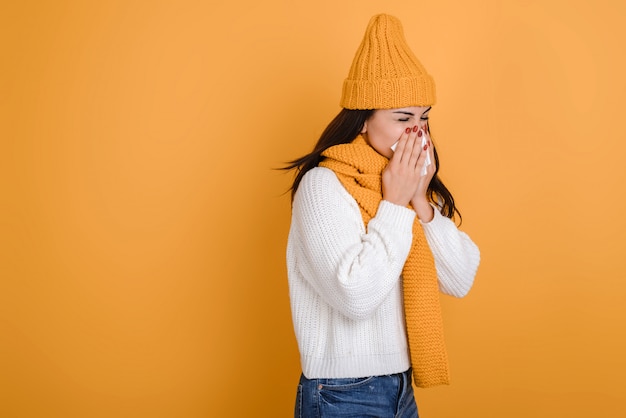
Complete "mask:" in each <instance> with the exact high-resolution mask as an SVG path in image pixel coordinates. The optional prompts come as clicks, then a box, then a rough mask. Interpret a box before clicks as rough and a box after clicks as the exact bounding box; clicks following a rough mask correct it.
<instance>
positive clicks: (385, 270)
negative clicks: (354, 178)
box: [287, 167, 480, 379]
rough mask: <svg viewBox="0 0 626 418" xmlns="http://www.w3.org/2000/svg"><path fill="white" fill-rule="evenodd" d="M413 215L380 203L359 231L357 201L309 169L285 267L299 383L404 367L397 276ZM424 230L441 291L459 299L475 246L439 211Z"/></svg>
mask: <svg viewBox="0 0 626 418" xmlns="http://www.w3.org/2000/svg"><path fill="white" fill-rule="evenodd" d="M415 216H416V214H415V212H414V211H413V210H411V209H408V208H405V207H402V206H398V205H395V204H393V203H390V202H387V201H384V200H383V201H382V202H381V203H380V206H379V207H378V212H377V213H376V216H374V217H373V218H372V219H371V220H370V222H369V223H368V225H367V230H366V228H365V226H364V224H363V220H362V218H361V213H360V211H359V207H358V205H357V203H356V201H355V200H354V198H353V197H352V196H351V195H350V194H349V193H348V192H347V191H346V189H345V188H344V187H343V186H342V185H341V183H340V182H339V180H338V179H337V177H336V176H335V173H334V172H333V171H331V170H329V169H327V168H323V167H316V168H314V169H312V170H310V171H308V172H307V173H306V174H305V175H304V177H303V178H302V181H301V182H300V185H299V187H298V191H297V192H296V195H295V198H294V201H293V211H292V219H291V229H290V231H289V239H288V243H287V270H288V277H289V293H290V298H291V311H292V317H293V323H294V329H295V333H296V339H297V341H298V347H299V349H300V358H301V364H302V371H303V373H304V375H305V376H306V377H307V378H309V379H313V378H344V377H365V376H375V375H385V374H392V373H400V372H403V371H405V370H407V369H408V368H409V367H410V359H409V353H408V346H407V338H406V331H405V323H404V313H403V306H402V281H401V278H400V274H401V272H402V268H403V266H404V262H405V260H406V258H407V256H408V253H409V250H410V248H411V240H412V231H411V229H412V224H413V221H414V219H415ZM423 228H424V232H425V235H426V239H427V241H428V244H429V246H430V248H431V250H432V252H433V256H434V259H435V266H436V268H437V276H438V279H439V288H440V290H441V291H442V292H443V293H446V294H449V295H452V296H456V297H463V296H465V295H466V294H467V292H468V291H469V289H470V288H471V286H472V283H473V281H474V276H475V274H476V269H477V268H478V263H479V261H480V252H479V250H478V247H476V245H475V244H474V243H473V242H472V240H471V239H470V238H469V237H468V236H467V234H465V233H463V232H461V231H459V230H458V228H457V227H456V225H455V224H454V222H452V221H451V220H450V219H448V218H446V217H444V216H442V215H441V214H440V213H439V211H438V210H435V217H434V218H433V220H432V221H430V222H428V223H424V224H423Z"/></svg>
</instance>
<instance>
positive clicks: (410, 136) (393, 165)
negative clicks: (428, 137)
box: [382, 126, 432, 206]
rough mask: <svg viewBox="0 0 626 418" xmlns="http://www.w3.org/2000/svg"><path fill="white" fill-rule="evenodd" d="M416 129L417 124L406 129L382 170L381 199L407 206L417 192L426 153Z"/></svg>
mask: <svg viewBox="0 0 626 418" xmlns="http://www.w3.org/2000/svg"><path fill="white" fill-rule="evenodd" d="M418 131H419V129H418V127H417V126H415V127H413V129H411V128H407V129H406V131H405V132H404V133H403V134H402V136H401V137H400V140H399V141H398V145H397V147H396V150H395V152H394V154H393V155H392V156H391V159H390V160H389V164H388V165H387V167H386V168H385V169H384V170H383V174H382V181H383V199H384V200H387V201H389V202H391V203H395V204H396V205H400V206H407V205H408V204H409V202H411V200H412V199H413V198H414V197H415V196H416V194H417V193H418V187H419V185H420V184H421V179H420V177H421V176H420V173H421V170H422V167H423V165H424V162H425V161H426V154H425V153H424V152H423V151H424V150H423V149H422V147H421V138H419V137H418ZM431 178H432V175H431ZM429 181H430V180H429ZM427 187H428V185H427Z"/></svg>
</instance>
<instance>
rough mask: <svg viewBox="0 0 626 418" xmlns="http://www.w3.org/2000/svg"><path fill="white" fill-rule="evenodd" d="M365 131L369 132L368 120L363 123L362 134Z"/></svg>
mask: <svg viewBox="0 0 626 418" xmlns="http://www.w3.org/2000/svg"><path fill="white" fill-rule="evenodd" d="M365 133H367V121H365V123H363V129H361V134H365Z"/></svg>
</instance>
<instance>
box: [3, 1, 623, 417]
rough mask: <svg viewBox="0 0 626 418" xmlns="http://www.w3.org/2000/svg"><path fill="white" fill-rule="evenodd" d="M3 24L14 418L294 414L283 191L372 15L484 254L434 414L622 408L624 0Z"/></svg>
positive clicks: (8, 390) (88, 15)
mask: <svg viewBox="0 0 626 418" xmlns="http://www.w3.org/2000/svg"><path fill="white" fill-rule="evenodd" d="M4 3H7V4H4V5H3V6H2V8H1V9H2V12H1V13H0V16H1V17H0V45H1V51H2V59H1V60H0V71H1V78H0V139H1V149H0V188H1V193H0V215H1V216H0V229H1V231H0V236H1V242H0V244H1V245H0V276H1V281H0V386H1V390H0V416H2V417H81V418H82V417H152V418H154V417H207V416H215V417H222V416H224V417H225V416H233V417H239V416H241V417H244V416H245V417H252V416H254V417H257V416H261V417H282V416H289V414H291V411H292V404H293V399H294V395H295V387H296V386H295V385H296V380H297V378H298V376H299V363H298V353H297V348H296V344H295V340H294V337H293V333H292V328H291V318H290V313H289V301H288V293H287V281H286V280H287V279H286V272H285V266H284V248H285V241H286V237H287V231H288V224H289V217H290V214H289V199H288V197H287V196H286V195H282V192H283V191H284V190H285V189H286V188H287V187H288V185H289V181H290V176H289V175H285V174H282V173H278V172H276V171H273V170H272V168H273V167H277V166H280V165H281V163H282V162H284V161H286V160H289V159H291V158H294V157H297V156H300V155H302V154H304V153H305V152H308V151H309V149H310V148H311V146H312V145H313V142H314V141H315V139H316V138H317V136H318V135H319V134H320V132H321V130H322V129H323V128H324V127H325V125H326V124H327V123H328V122H329V121H330V119H331V118H332V117H333V116H334V115H335V114H336V113H337V112H338V110H339V107H338V101H339V95H340V91H341V82H342V80H343V78H344V77H345V75H346V74H347V71H348V68H349V65H350V62H351V60H352V57H353V54H354V52H355V50H356V48H357V46H358V43H359V42H360V40H361V36H362V34H363V31H364V29H365V26H366V24H367V21H368V19H369V17H370V16H371V15H373V14H375V13H378V12H381V11H385V12H388V13H391V14H394V15H396V16H398V17H401V18H402V21H403V23H404V26H405V32H406V36H407V38H408V40H409V43H410V45H411V46H412V47H413V49H414V51H415V52H416V54H417V55H418V57H419V58H420V60H421V61H422V62H423V64H424V65H425V66H426V68H427V69H428V70H429V71H430V72H431V73H432V74H433V75H434V77H435V80H436V82H437V86H438V99H439V101H438V104H437V106H436V107H435V109H434V110H433V112H432V118H431V126H432V129H433V132H434V136H435V140H436V141H437V144H438V147H439V152H440V155H441V158H442V176H443V178H444V180H445V181H446V182H447V183H448V185H449V187H450V188H451V189H452V190H453V192H454V194H455V197H456V198H457V201H458V203H459V206H460V208H461V210H462V212H463V215H464V223H463V228H464V229H465V230H466V231H468V232H469V233H470V234H471V236H472V237H473V238H474V239H475V241H476V242H477V243H478V244H479V246H480V247H481V250H482V265H481V267H480V269H479V273H478V276H477V282H476V285H475V288H474V289H473V291H472V292H471V293H470V295H469V296H468V297H467V298H466V299H464V300H460V301H459V300H452V299H450V298H446V299H444V311H445V321H446V329H447V339H448V345H449V352H450V358H451V367H452V373H453V384H452V386H450V387H446V388H437V389H431V390H419V391H418V393H417V399H418V404H419V406H420V409H421V412H422V413H423V415H424V416H427V417H461V416H464V417H498V418H500V417H507V418H516V417H529V416H532V417H556V416H568V417H588V416H594V417H615V416H618V415H619V413H620V412H618V411H623V405H624V401H625V400H626V399H624V398H625V395H624V394H625V393H626V387H625V386H626V385H625V384H624V375H626V360H625V358H626V356H624V353H625V352H626V336H625V334H624V326H625V320H626V310H625V308H624V306H625V302H624V301H625V300H626V280H625V279H626V267H624V255H625V253H626V252H625V249H626V248H625V243H624V239H625V237H626V222H625V217H624V213H626V197H625V196H624V187H625V183H626V169H625V168H624V167H625V164H624V158H625V154H626V128H625V123H624V119H625V116H624V111H625V110H626V108H625V106H624V98H625V97H626V95H625V93H626V88H625V87H626V83H625V81H624V79H625V76H624V74H626V65H625V60H624V45H625V41H626V25H624V22H623V19H624V15H625V12H626V7H625V6H624V3H623V1H621V0H613V1H608V0H594V1H591V0H581V1H571V0H562V1H558V0H537V1H521V0H518V1H500V0H484V1H478V2H466V1H452V0H441V1H428V2H426V1H423V2H415V1H401V2H393V3H389V2H382V1H371V0H351V1H344V2H341V1H336V0H332V1H329V0H320V1H309V2H304V1H286V0H283V1H280V0H269V1H264V2H247V3H248V4H247V5H244V6H242V3H241V2H203V1H170V2H157V1H144V2H139V1H131V2H128V1H116V2H113V1H106V2H83V1H58V2H52V1H50V2H47V1H38V2H37V1H19V2H18V1H15V2H11V3H12V4H8V3H10V2H4Z"/></svg>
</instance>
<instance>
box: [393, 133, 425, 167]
mask: <svg viewBox="0 0 626 418" xmlns="http://www.w3.org/2000/svg"><path fill="white" fill-rule="evenodd" d="M420 131H421V132H422V149H424V146H425V145H426V144H427V143H428V141H427V140H426V133H425V132H424V131H423V130H422V129H420ZM398 142H400V141H396V143H395V144H393V145H392V146H391V147H390V148H391V150H392V151H393V152H396V147H397V146H398ZM430 164H431V161H430V152H427V153H426V162H425V163H424V167H422V173H421V175H422V176H425V175H426V172H427V171H426V168H427V167H428V166H429V165H430Z"/></svg>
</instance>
